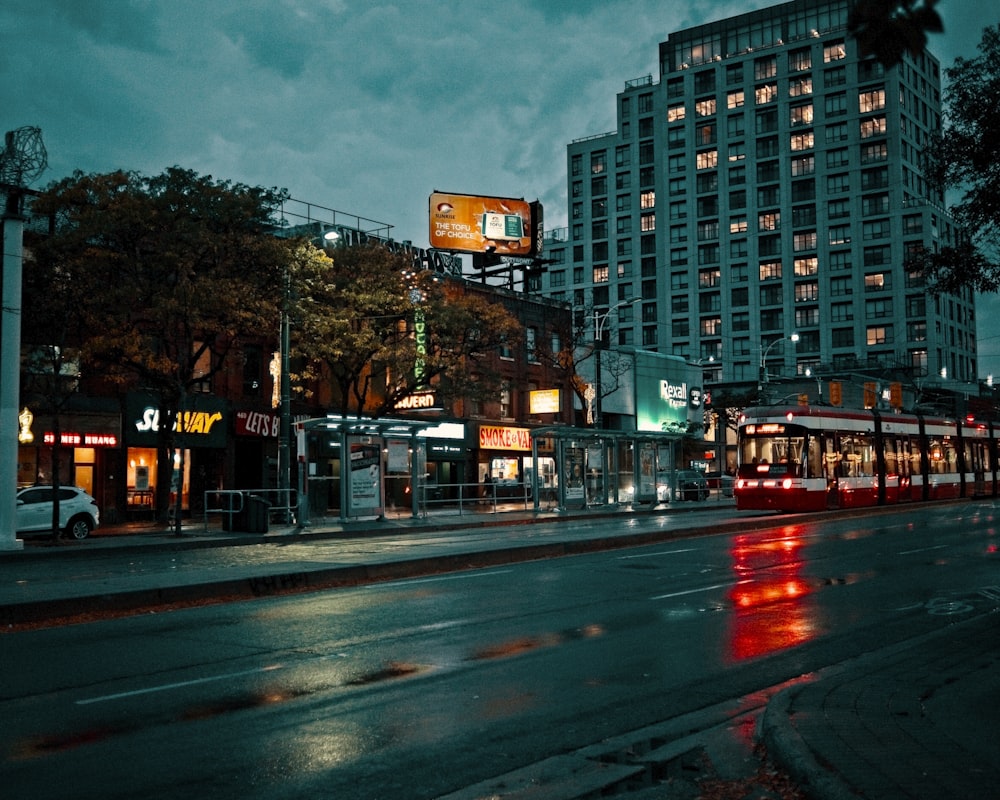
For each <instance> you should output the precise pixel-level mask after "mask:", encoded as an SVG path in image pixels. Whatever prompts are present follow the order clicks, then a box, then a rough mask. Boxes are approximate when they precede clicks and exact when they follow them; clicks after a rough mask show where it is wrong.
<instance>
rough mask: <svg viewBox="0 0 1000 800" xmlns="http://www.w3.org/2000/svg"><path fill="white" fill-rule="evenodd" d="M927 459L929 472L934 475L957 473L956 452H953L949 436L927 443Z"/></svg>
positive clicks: (953, 447)
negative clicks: (928, 460)
mask: <svg viewBox="0 0 1000 800" xmlns="http://www.w3.org/2000/svg"><path fill="white" fill-rule="evenodd" d="M928 458H929V459H930V471H931V473H932V474H934V475H944V474H945V473H948V472H958V451H956V450H955V443H954V441H952V439H951V437H950V436H945V437H943V438H941V439H931V440H930V442H929V443H928Z"/></svg>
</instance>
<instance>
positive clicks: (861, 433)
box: [734, 406, 998, 511]
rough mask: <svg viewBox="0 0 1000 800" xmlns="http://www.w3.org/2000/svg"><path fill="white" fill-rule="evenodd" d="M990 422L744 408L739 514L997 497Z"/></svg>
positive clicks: (739, 441) (994, 436) (739, 443)
mask: <svg viewBox="0 0 1000 800" xmlns="http://www.w3.org/2000/svg"><path fill="white" fill-rule="evenodd" d="M997 436H998V433H997V431H996V430H994V428H993V425H992V423H984V422H979V421H976V420H975V419H973V418H971V417H966V418H960V419H952V418H945V417H930V416H924V415H922V414H918V413H911V414H896V413H892V412H888V411H879V410H876V409H867V410H861V409H859V410H849V409H840V408H833V407H818V406H760V407H752V408H747V409H744V411H743V413H742V415H741V416H740V423H739V430H738V438H737V451H738V454H737V458H738V466H737V474H736V482H735V485H734V493H735V495H736V507H737V508H738V509H741V510H750V509H753V510H774V511H820V510H823V509H829V508H859V507H865V506H876V505H890V504H894V503H907V502H913V501H927V500H944V499H949V498H957V497H976V496H986V495H990V496H996V494H997V479H998V474H997Z"/></svg>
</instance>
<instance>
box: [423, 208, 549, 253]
mask: <svg viewBox="0 0 1000 800" xmlns="http://www.w3.org/2000/svg"><path fill="white" fill-rule="evenodd" d="M428 211H429V222H430V246H431V247H432V248H434V249H437V250H453V251H456V252H460V253H492V254H494V255H497V256H515V257H519V258H525V257H531V256H534V255H537V254H538V252H539V247H540V244H539V243H540V242H541V240H542V231H541V226H542V206H541V203H538V202H534V203H529V202H528V201H526V200H520V199H517V198H513V197H484V196H480V195H473V194H446V193H444V192H434V193H433V194H431V196H430V201H429V208H428Z"/></svg>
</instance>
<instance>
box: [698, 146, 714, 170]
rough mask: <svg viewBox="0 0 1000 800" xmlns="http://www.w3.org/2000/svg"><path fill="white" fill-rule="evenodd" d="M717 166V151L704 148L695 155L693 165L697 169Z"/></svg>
mask: <svg viewBox="0 0 1000 800" xmlns="http://www.w3.org/2000/svg"><path fill="white" fill-rule="evenodd" d="M717 166H719V151H718V150H705V151H703V152H700V153H698V154H697V155H696V156H695V167H696V168H697V169H715V168H716V167H717Z"/></svg>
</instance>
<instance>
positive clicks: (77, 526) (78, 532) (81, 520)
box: [66, 517, 91, 541]
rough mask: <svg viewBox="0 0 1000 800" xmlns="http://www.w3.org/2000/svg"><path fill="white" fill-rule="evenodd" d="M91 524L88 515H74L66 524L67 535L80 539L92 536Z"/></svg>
mask: <svg viewBox="0 0 1000 800" xmlns="http://www.w3.org/2000/svg"><path fill="white" fill-rule="evenodd" d="M90 529H91V524H90V520H89V519H87V518H86V517H74V518H73V519H71V520H70V521H69V525H67V526H66V535H67V536H69V537H70V538H71V539H76V540H77V541H80V540H82V539H86V538H87V537H88V536H90Z"/></svg>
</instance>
